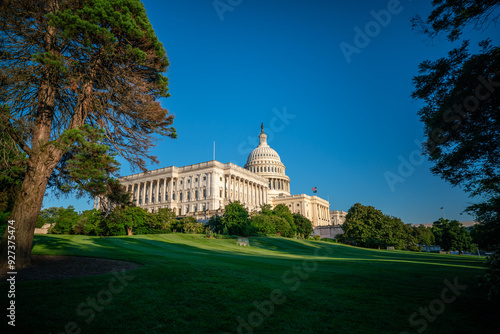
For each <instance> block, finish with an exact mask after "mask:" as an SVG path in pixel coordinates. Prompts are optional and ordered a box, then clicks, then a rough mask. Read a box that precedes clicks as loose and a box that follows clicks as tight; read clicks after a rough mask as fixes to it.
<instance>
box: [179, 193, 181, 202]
mask: <svg viewBox="0 0 500 334" xmlns="http://www.w3.org/2000/svg"><path fill="white" fill-rule="evenodd" d="M179 200H180V201H182V193H179Z"/></svg>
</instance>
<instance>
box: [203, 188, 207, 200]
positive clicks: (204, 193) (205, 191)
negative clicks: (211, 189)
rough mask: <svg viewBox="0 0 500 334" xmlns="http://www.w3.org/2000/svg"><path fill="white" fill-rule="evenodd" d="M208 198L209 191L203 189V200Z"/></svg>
mask: <svg viewBox="0 0 500 334" xmlns="http://www.w3.org/2000/svg"><path fill="white" fill-rule="evenodd" d="M206 197H207V189H203V198H206Z"/></svg>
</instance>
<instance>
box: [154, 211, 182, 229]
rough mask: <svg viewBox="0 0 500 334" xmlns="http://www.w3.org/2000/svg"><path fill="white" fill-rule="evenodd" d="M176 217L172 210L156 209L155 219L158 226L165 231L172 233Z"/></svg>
mask: <svg viewBox="0 0 500 334" xmlns="http://www.w3.org/2000/svg"><path fill="white" fill-rule="evenodd" d="M176 217H177V216H176V214H175V213H174V211H173V210H172V209H168V208H162V209H158V212H157V213H156V219H157V221H158V223H159V224H160V226H161V228H162V229H164V230H165V231H168V232H172V230H173V228H174V226H175V224H176V223H177V220H176V219H175V218H176Z"/></svg>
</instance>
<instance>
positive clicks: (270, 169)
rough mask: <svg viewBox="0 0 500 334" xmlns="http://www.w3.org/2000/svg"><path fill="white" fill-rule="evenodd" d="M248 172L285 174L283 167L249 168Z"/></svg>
mask: <svg viewBox="0 0 500 334" xmlns="http://www.w3.org/2000/svg"><path fill="white" fill-rule="evenodd" d="M248 170H249V171H251V172H254V173H282V174H283V173H284V171H283V168H281V167H267V166H265V167H262V166H260V167H255V166H253V167H248Z"/></svg>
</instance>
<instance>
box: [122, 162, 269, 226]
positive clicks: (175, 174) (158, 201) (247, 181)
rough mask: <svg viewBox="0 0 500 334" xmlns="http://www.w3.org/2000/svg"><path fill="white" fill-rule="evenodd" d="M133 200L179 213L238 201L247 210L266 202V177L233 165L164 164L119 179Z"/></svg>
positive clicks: (156, 208)
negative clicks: (168, 165)
mask: <svg viewBox="0 0 500 334" xmlns="http://www.w3.org/2000/svg"><path fill="white" fill-rule="evenodd" d="M118 180H119V181H120V183H121V184H122V185H123V186H124V187H125V189H126V190H127V191H128V192H130V193H131V195H132V201H133V203H134V204H135V205H136V206H138V207H141V208H144V209H147V210H148V211H157V210H158V209H160V208H169V209H173V210H174V212H175V213H176V214H177V215H179V216H184V215H187V214H189V213H196V212H205V211H214V210H220V209H223V208H224V206H225V205H226V204H228V203H229V201H240V202H241V203H243V204H244V205H245V207H246V208H247V209H248V210H250V211H251V210H256V209H258V208H260V206H261V205H263V204H267V203H268V194H267V191H268V187H267V183H268V182H267V180H266V179H265V178H263V177H261V176H259V175H255V174H254V173H251V172H249V171H247V170H246V169H244V168H241V167H239V166H237V165H235V164H232V163H227V164H223V163H221V162H218V161H215V160H213V161H208V162H202V163H199V164H194V165H189V166H184V167H175V166H171V167H166V168H161V169H156V170H152V171H149V172H146V173H138V174H133V175H129V176H125V177H121V178H119V179H118Z"/></svg>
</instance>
